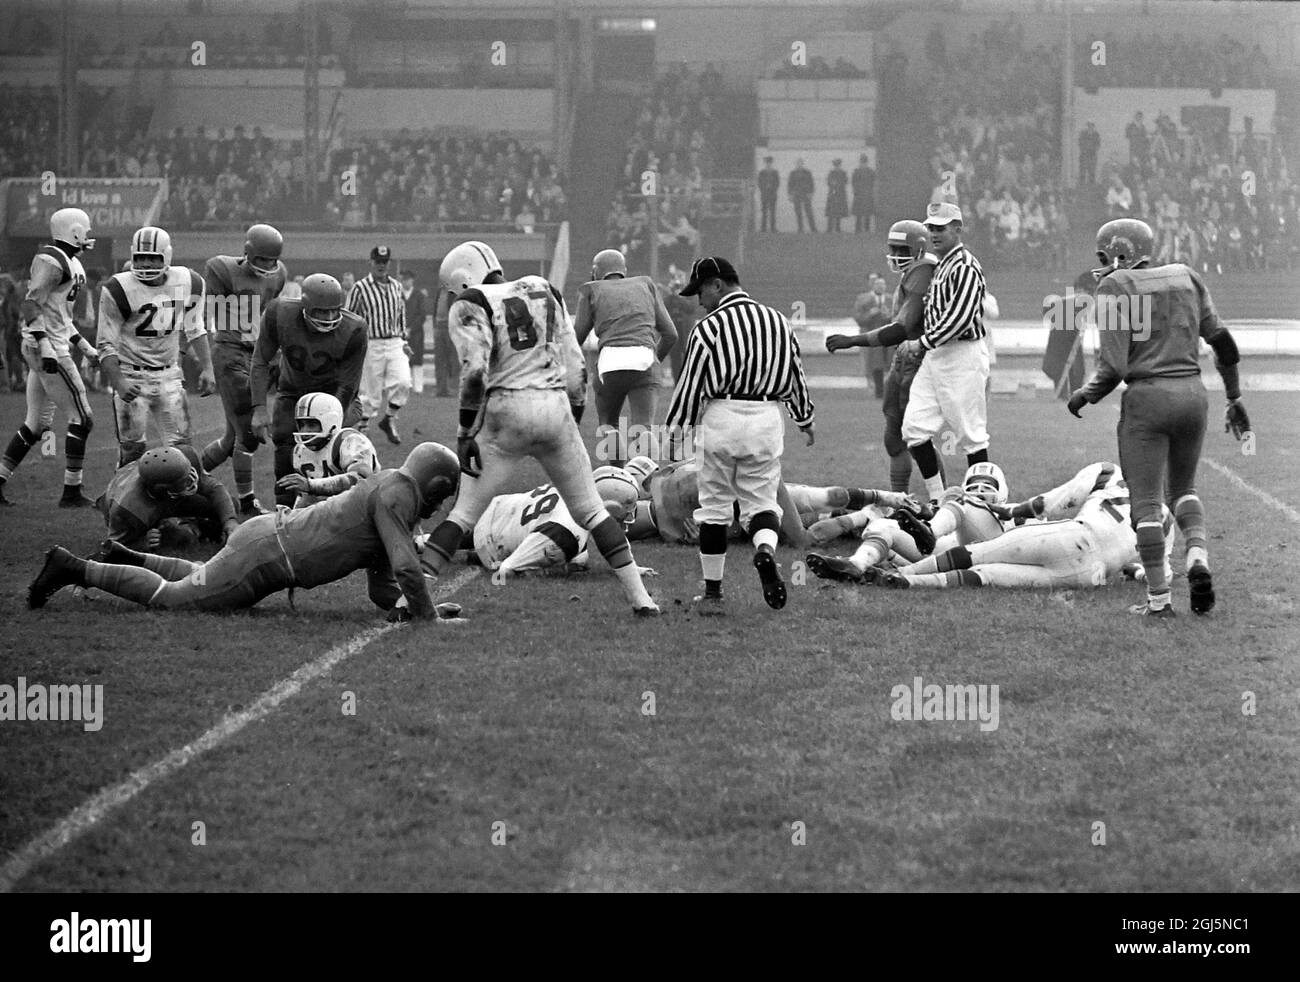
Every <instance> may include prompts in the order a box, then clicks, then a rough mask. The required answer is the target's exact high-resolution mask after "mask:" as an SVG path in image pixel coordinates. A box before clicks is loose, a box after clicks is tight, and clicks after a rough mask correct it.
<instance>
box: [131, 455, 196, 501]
mask: <svg viewBox="0 0 1300 982" xmlns="http://www.w3.org/2000/svg"><path fill="white" fill-rule="evenodd" d="M140 480H141V481H142V482H143V483H144V489H145V491H146V492H148V494H149V495H150V497H153V498H158V499H162V498H184V497H186V496H188V495H191V494H194V492H196V491H197V490H198V489H199V472H198V470H197V469H196V468H195V466H194V464H193V462H192V461H191V460H190V458H189V457H188V456H186V455H185V453H183V452H182V451H181V449H180V448H179V447H154V448H153V449H152V450H146V451H145V452H144V456H142V457H141V458H140Z"/></svg>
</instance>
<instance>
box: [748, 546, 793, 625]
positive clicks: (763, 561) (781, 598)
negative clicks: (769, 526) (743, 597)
mask: <svg viewBox="0 0 1300 982" xmlns="http://www.w3.org/2000/svg"><path fill="white" fill-rule="evenodd" d="M754 569H756V570H758V579H759V582H761V583H762V584H763V600H764V601H765V602H766V603H767V605H768V606H769V607H771V608H772V609H773V610H780V609H781V608H782V607H784V606H785V600H786V596H785V580H783V579H781V567H780V566H778V565H777V564H776V557H775V556H774V555H772V553H771V552H769V551H768V550H767V549H759V550H758V552H756V553H754Z"/></svg>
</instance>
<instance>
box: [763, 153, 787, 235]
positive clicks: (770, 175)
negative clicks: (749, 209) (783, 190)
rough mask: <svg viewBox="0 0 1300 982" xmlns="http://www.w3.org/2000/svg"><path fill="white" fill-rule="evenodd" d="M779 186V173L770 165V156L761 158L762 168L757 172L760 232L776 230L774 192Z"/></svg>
mask: <svg viewBox="0 0 1300 982" xmlns="http://www.w3.org/2000/svg"><path fill="white" fill-rule="evenodd" d="M780 186H781V175H780V173H778V171H777V169H776V168H775V167H773V166H772V158H771V157H764V158H763V169H762V170H760V171H759V172H758V201H759V211H760V215H761V217H760V219H759V227H758V230H759V231H760V232H775V231H776V192H777V189H778V188H780Z"/></svg>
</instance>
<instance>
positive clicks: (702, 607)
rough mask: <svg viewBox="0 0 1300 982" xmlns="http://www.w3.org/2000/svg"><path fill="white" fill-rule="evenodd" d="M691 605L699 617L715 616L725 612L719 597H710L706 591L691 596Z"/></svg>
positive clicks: (725, 609)
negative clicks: (696, 595)
mask: <svg viewBox="0 0 1300 982" xmlns="http://www.w3.org/2000/svg"><path fill="white" fill-rule="evenodd" d="M691 606H692V607H693V608H694V610H695V613H697V614H699V615H700V616H701V617H717V616H719V615H720V614H725V613H726V612H727V608H726V607H725V606H724V605H723V600H722V598H721V597H711V596H709V595H708V594H707V593H705V594H701V595H700V596H698V597H693V598H692V599H691Z"/></svg>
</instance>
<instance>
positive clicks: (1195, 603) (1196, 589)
mask: <svg viewBox="0 0 1300 982" xmlns="http://www.w3.org/2000/svg"><path fill="white" fill-rule="evenodd" d="M1187 583H1188V585H1189V586H1190V587H1191V588H1192V613H1193V614H1208V613H1209V612H1210V611H1211V610H1213V609H1214V581H1213V580H1212V579H1211V578H1210V568H1209V567H1208V566H1206V565H1205V564H1204V563H1193V564H1192V565H1191V566H1190V567H1188V570H1187Z"/></svg>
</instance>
